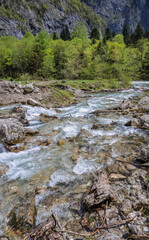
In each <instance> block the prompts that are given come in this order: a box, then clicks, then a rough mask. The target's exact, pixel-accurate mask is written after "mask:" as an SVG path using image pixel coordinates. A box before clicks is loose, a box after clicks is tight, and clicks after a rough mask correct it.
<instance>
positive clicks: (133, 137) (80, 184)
mask: <svg viewBox="0 0 149 240" xmlns="http://www.w3.org/2000/svg"><path fill="white" fill-rule="evenodd" d="M141 88H144V89H145V88H149V84H148V83H146V82H135V83H134V88H132V89H130V90H124V91H121V92H116V93H114V92H112V93H98V94H94V95H93V96H92V97H91V96H87V97H86V98H83V99H82V100H81V101H80V102H79V103H78V104H76V105H73V106H69V107H65V108H59V109H56V110H55V109H44V108H42V107H31V106H23V107H24V108H25V109H26V118H27V119H28V120H29V122H30V127H32V128H37V129H38V130H40V133H39V134H38V135H37V136H34V137H32V138H31V140H28V142H27V141H26V146H27V147H26V149H24V150H22V151H20V152H18V153H15V152H8V151H6V150H5V148H4V147H3V146H2V145H0V164H5V165H7V166H8V171H7V173H6V174H5V175H3V177H1V178H0V226H1V228H0V236H1V235H4V234H7V233H8V227H7V224H8V222H9V213H10V212H11V210H12V209H13V208H14V207H18V206H19V205H21V204H22V205H23V204H24V202H25V201H26V200H25V199H26V196H28V195H30V194H31V193H33V192H34V193H35V204H36V208H37V214H36V224H39V223H41V222H44V221H45V220H46V219H47V218H48V216H49V215H50V213H51V210H53V211H54V212H56V214H57V215H58V216H59V217H60V218H61V220H62V221H63V222H64V224H65V222H67V220H68V219H69V221H73V220H74V219H75V218H77V214H76V212H75V211H74V210H75V209H74V207H73V206H72V205H73V203H74V202H76V201H78V200H80V198H81V196H82V194H83V193H84V192H85V191H86V189H87V188H88V187H89V186H90V185H91V179H92V173H93V172H95V171H96V170H98V169H100V168H102V167H104V166H107V165H109V164H112V163H114V161H115V159H116V158H117V157H126V158H127V157H129V156H130V155H132V154H133V153H134V152H137V151H139V150H140V148H141V147H142V146H144V145H145V144H146V143H147V142H148V140H149V137H148V136H147V135H146V133H145V131H143V130H140V129H137V128H135V127H125V126H124V125H125V123H126V122H127V121H128V120H129V118H128V117H127V116H119V115H115V114H114V113H109V114H106V115H105V114H101V116H100V117H96V116H95V115H94V114H91V113H92V112H93V111H95V110H98V109H106V108H109V107H114V106H117V105H119V104H120V103H121V102H122V101H123V100H125V99H128V98H131V97H134V96H140V95H141V94H142V91H141V90H140V89H141ZM11 109H12V106H11V107H9V106H8V107H3V108H0V113H2V112H6V111H10V110H11ZM41 113H46V114H49V115H52V116H57V117H58V118H57V119H52V120H50V121H49V122H48V123H42V122H41V121H40V120H39V115H40V114H41ZM94 125H97V126H98V127H97V128H94V127H93V126H94ZM47 139H48V140H50V144H49V145H48V146H43V145H42V144H39V143H40V142H44V141H45V140H47ZM27 194H28V195H27ZM27 201H28V200H27ZM76 208H77V207H76ZM18 239H19V238H18Z"/></svg>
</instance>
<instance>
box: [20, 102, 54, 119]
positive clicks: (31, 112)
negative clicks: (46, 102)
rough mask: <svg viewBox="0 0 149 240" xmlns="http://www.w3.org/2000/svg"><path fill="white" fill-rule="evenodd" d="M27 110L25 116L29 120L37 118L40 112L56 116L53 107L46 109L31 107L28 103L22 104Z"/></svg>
mask: <svg viewBox="0 0 149 240" xmlns="http://www.w3.org/2000/svg"><path fill="white" fill-rule="evenodd" d="M23 107H24V108H25V109H26V110H27V114H26V118H27V119H28V120H29V121H31V120H34V119H37V117H39V115H40V114H41V113H44V114H48V115H50V116H53V115H54V116H56V115H57V113H56V111H55V110H54V109H52V108H51V109H46V108H43V107H31V106H28V105H25V106H23Z"/></svg>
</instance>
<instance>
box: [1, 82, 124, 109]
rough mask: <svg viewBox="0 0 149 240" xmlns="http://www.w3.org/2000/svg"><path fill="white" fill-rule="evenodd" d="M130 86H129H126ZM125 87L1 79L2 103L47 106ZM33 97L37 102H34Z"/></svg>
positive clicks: (58, 104)
mask: <svg viewBox="0 0 149 240" xmlns="http://www.w3.org/2000/svg"><path fill="white" fill-rule="evenodd" d="M126 87H127V88H128V86H126ZM122 89H123V88H120V85H119V86H113V83H112V84H108V85H107V84H104V83H103V84H102V83H101V82H100V81H98V80H93V81H88V80H86V81H84V80H78V81H72V80H71V81H67V80H65V81H30V82H29V81H22V82H18V81H17V82H15V81H13V82H11V81H6V80H2V79H1V80H0V105H1V106H6V105H12V104H16V103H18V104H31V105H32V104H34V105H36V106H37V105H41V106H44V107H47V108H50V107H64V106H68V105H71V104H74V103H76V102H77V100H78V99H79V98H82V97H85V94H86V93H89V94H93V93H98V92H115V91H120V90H122ZM30 99H33V100H35V101H36V103H33V101H32V100H30Z"/></svg>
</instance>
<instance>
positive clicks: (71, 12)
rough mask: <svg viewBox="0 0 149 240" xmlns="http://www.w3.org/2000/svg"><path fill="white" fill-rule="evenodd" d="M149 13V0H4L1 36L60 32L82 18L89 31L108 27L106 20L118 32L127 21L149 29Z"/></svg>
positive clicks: (0, 9)
mask: <svg viewBox="0 0 149 240" xmlns="http://www.w3.org/2000/svg"><path fill="white" fill-rule="evenodd" d="M148 16H149V1H148V0H121V1H119V0H44V1H42V0H19V1H18V0H0V36H3V35H13V36H16V37H17V38H21V37H23V35H24V34H25V33H26V32H27V31H31V32H32V33H33V34H34V35H36V34H37V33H38V32H39V31H40V30H41V29H45V30H46V31H48V32H49V33H50V32H54V31H57V32H58V33H60V31H61V30H62V28H63V27H64V26H65V25H68V27H69V29H70V31H72V29H73V28H74V26H75V25H76V24H77V23H78V22H80V21H81V22H83V23H84V24H85V25H86V26H87V28H88V30H89V31H90V30H91V29H92V28H93V27H94V26H97V27H99V28H101V29H102V30H104V28H105V26H106V23H107V24H108V25H109V27H110V29H111V30H112V31H115V32H117V33H118V32H121V31H122V29H123V27H124V24H125V23H128V24H129V26H130V30H131V31H133V30H134V29H135V27H136V25H137V23H138V22H141V24H142V26H143V27H144V29H145V30H147V29H149V17H148Z"/></svg>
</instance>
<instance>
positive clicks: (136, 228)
mask: <svg viewBox="0 0 149 240" xmlns="http://www.w3.org/2000/svg"><path fill="white" fill-rule="evenodd" d="M136 214H137V213H136V212H132V213H130V214H128V218H131V217H134V216H135V215H136ZM145 222H146V218H145V217H142V216H141V214H140V216H138V217H137V218H135V220H134V221H133V222H130V223H129V224H128V227H129V229H130V231H131V232H132V234H134V235H135V234H136V235H144V233H145V232H144V230H145V231H146V235H147V234H148V233H149V227H147V226H145ZM144 228H145V229H144Z"/></svg>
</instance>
